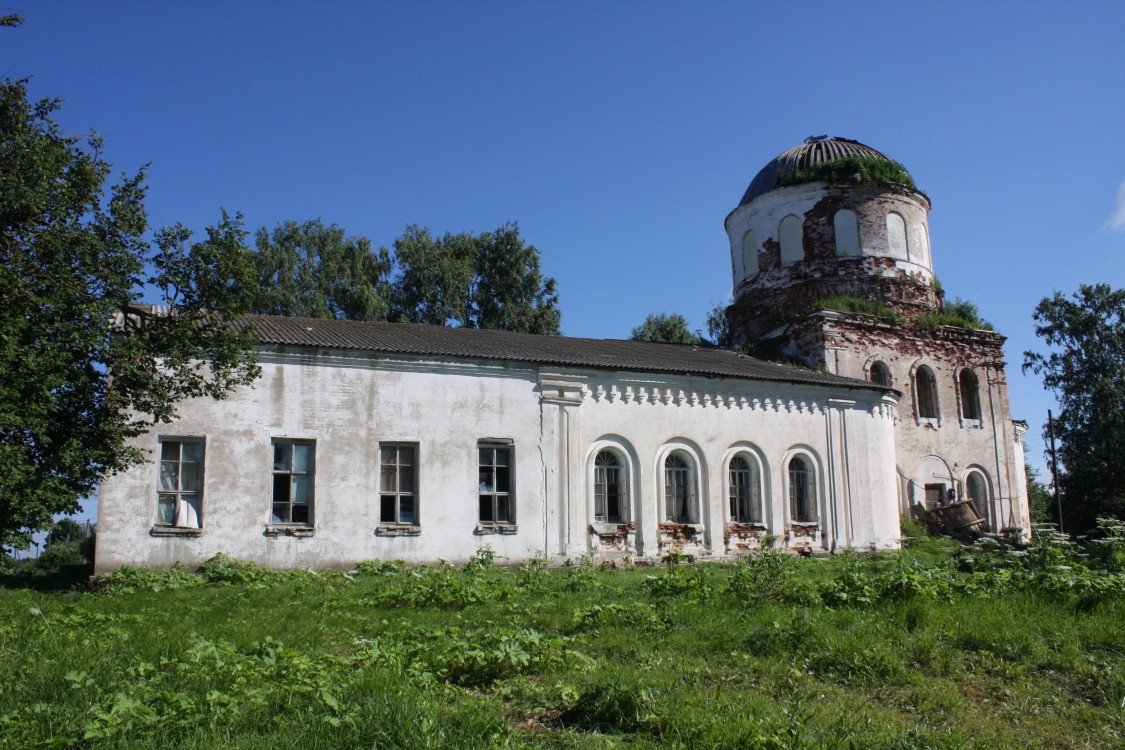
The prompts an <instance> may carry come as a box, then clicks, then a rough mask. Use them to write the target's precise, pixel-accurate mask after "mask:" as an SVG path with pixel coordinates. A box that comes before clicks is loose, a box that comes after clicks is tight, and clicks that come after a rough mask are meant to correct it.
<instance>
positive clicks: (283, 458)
mask: <svg viewBox="0 0 1125 750" xmlns="http://www.w3.org/2000/svg"><path fill="white" fill-rule="evenodd" d="M314 445H315V443H313V442H311V441H297V440H275V441H274V443H273V523H292V524H302V525H305V526H309V525H311V524H312V505H313V476H314V467H313V452H314V451H313V448H314Z"/></svg>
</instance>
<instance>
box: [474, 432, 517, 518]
mask: <svg viewBox="0 0 1125 750" xmlns="http://www.w3.org/2000/svg"><path fill="white" fill-rule="evenodd" d="M477 455H478V467H479V478H480V522H481V523H482V524H514V523H515V522H516V516H515V498H514V497H513V496H512V446H510V445H488V444H481V445H479V446H478V447H477Z"/></svg>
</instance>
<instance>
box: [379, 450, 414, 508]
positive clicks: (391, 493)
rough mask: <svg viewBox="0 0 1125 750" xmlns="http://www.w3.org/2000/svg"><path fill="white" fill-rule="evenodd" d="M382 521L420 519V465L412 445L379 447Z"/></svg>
mask: <svg viewBox="0 0 1125 750" xmlns="http://www.w3.org/2000/svg"><path fill="white" fill-rule="evenodd" d="M379 459H380V471H379V522H380V523H390V524H408V525H415V524H417V523H418V495H417V468H418V467H417V465H416V462H415V448H414V446H413V445H384V446H382V447H381V448H380V449H379Z"/></svg>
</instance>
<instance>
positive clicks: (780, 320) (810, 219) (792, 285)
mask: <svg viewBox="0 0 1125 750" xmlns="http://www.w3.org/2000/svg"><path fill="white" fill-rule="evenodd" d="M929 212H930V200H929V198H927V197H926V196H925V195H924V194H923V193H921V192H920V191H918V190H917V189H916V188H915V187H914V184H913V180H912V179H911V177H910V174H909V173H908V172H907V171H906V169H905V168H904V167H903V166H902V165H900V164H898V163H897V162H895V161H893V160H891V159H890V158H888V157H887V156H886V155H884V154H882V153H881V152H879V151H876V150H875V149H873V148H871V147H869V146H865V145H864V144H862V143H859V142H857V141H852V140H848V139H845V138H829V137H826V136H820V137H815V138H809V139H806V141H805V142H804V143H803V144H801V145H799V146H796V147H794V148H791V149H789V150H788V151H785V152H784V153H782V154H780V155H779V156H777V157H776V158H775V159H773V160H771V161H770V162H769V163H768V164H766V165H765V166H764V167H763V168H762V169H761V171H759V172H758V174H757V176H756V177H755V178H754V180H753V181H752V182H751V183H750V186H749V187H748V188H747V190H746V193H745V194H744V195H743V196H742V200H741V201H740V202H739V204H738V207H737V208H735V209H734V210H733V211H731V212H730V214H729V215H728V216H727V219H726V230H727V235H728V236H729V238H730V252H731V265H732V274H733V297H734V302H733V304H732V305H731V306H730V308H729V309H728V310H727V316H728V320H729V322H730V328H731V332H732V335H733V337H734V339H735V341H736V342H738V343H740V344H743V345H748V346H749V347H750V348H751V350H752V351H755V352H772V353H775V354H781V355H783V356H787V357H790V358H793V359H797V360H800V361H802V362H804V363H805V364H807V365H810V366H814V367H823V368H824V369H826V370H827V371H828V372H831V373H834V374H837V375H843V376H846V377H852V378H858V379H864V380H868V381H871V382H873V383H875V384H877V385H881V386H885V387H888V388H892V389H894V390H895V391H896V392H897V393H898V394H899V406H898V411H897V417H896V428H895V443H896V445H895V448H896V463H897V469H898V476H899V501H900V512H902V513H909V512H914V513H920V511H921V509H922V508H923V507H927V508H933V507H935V506H937V505H941V504H943V503H950V502H956V501H962V500H965V501H970V502H971V503H972V505H973V507H974V508H975V509H976V511H977V513H978V514H979V515H980V516H981V518H983V519H985V526H986V528H988V529H990V530H993V531H1005V530H1010V531H1017V532H1019V533H1026V532H1027V531H1028V530H1029V528H1030V526H1029V519H1028V512H1027V490H1026V480H1025V475H1024V457H1023V435H1024V433H1025V432H1026V429H1027V425H1026V423H1024V422H1018V421H1016V422H1013V420H1012V418H1011V409H1010V406H1009V401H1008V387H1007V381H1006V378H1005V371H1004V353H1003V348H1002V347H1003V343H1004V337H1003V336H1001V335H1000V334H998V333H996V332H994V331H992V330H990V329H989V328H988V327H987V324H982V323H980V321H978V320H975V319H973V316H972V315H969V316H965V315H956V314H949V312H950V311H945V310H944V309H943V300H942V292H941V287H940V285H939V284H938V282H937V278H936V277H935V276H934V267H933V258H932V256H931V253H930V234H929Z"/></svg>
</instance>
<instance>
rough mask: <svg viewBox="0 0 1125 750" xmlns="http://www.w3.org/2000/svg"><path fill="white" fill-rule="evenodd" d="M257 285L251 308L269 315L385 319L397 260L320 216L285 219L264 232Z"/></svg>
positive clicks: (258, 251)
mask: <svg viewBox="0 0 1125 750" xmlns="http://www.w3.org/2000/svg"><path fill="white" fill-rule="evenodd" d="M250 257H251V259H252V261H253V265H254V271H255V276H256V279H257V288H256V290H255V292H254V295H253V298H252V299H251V301H250V310H251V311H252V312H256V313H261V314H263V315H288V316H296V317H303V318H347V319H350V320H383V319H385V318H386V316H387V313H388V309H389V305H388V302H387V296H388V288H389V284H390V280H389V276H390V271H391V259H390V256H389V255H388V253H387V251H386V250H379V251H375V250H372V248H371V242H370V240H368V239H367V238H366V237H347V236H346V235H345V232H344V230H343V229H341V228H340V227H337V226H336V225H335V224H333V225H331V226H326V225H325V224H324V222H323V221H321V220H320V219H315V220H313V221H306V222H305V223H303V224H298V223H297V222H295V221H285V222H281V223H279V224H277V226H275V227H274V228H273V231H272V232H271V231H269V230H267V229H266V228H265V227H262V228H261V229H259V230H258V234H257V241H256V243H255V251H254V252H252V253H251V254H250Z"/></svg>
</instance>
